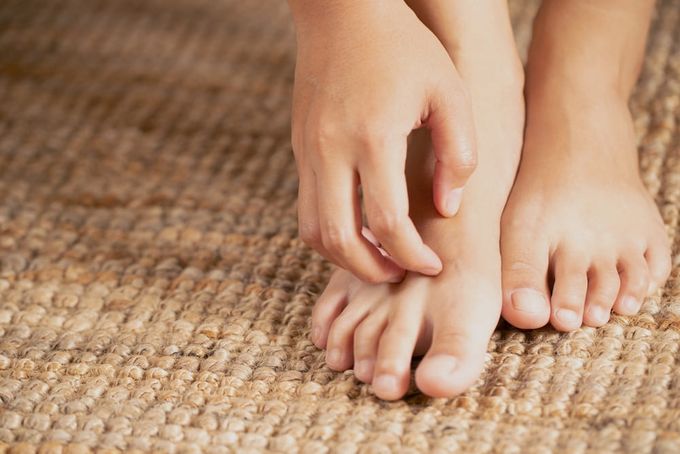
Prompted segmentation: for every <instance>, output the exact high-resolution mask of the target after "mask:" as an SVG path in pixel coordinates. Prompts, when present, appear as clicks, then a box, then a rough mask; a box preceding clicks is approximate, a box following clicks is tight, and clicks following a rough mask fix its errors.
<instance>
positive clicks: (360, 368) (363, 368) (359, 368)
mask: <svg viewBox="0 0 680 454" xmlns="http://www.w3.org/2000/svg"><path fill="white" fill-rule="evenodd" d="M372 372H373V361H371V360H370V359H362V360H360V361H357V364H356V366H355V367H354V374H355V375H356V376H357V377H360V378H364V379H369V378H370V377H371V373H372Z"/></svg>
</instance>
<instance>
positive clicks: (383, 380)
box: [373, 375, 397, 392]
mask: <svg viewBox="0 0 680 454" xmlns="http://www.w3.org/2000/svg"><path fill="white" fill-rule="evenodd" d="M373 387H375V388H380V389H382V390H383V391H387V392H396V391H397V378H396V377H394V376H393V375H379V376H378V377H377V378H376V379H375V380H373Z"/></svg>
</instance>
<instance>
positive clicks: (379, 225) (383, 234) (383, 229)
mask: <svg viewBox="0 0 680 454" xmlns="http://www.w3.org/2000/svg"><path fill="white" fill-rule="evenodd" d="M403 217H404V216H403V215H402V214H400V213H397V212H395V211H392V210H379V211H377V212H375V213H374V214H373V216H372V219H371V225H370V227H371V230H372V231H373V233H374V234H375V235H376V236H377V237H378V238H380V239H384V238H389V237H390V236H392V235H394V234H395V233H397V231H398V230H399V229H400V228H401V226H402V225H403V223H404V220H403Z"/></svg>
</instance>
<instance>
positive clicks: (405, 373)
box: [373, 301, 422, 400]
mask: <svg viewBox="0 0 680 454" xmlns="http://www.w3.org/2000/svg"><path fill="white" fill-rule="evenodd" d="M393 303H394V305H395V306H396V308H397V310H396V311H394V312H392V314H391V316H390V317H389V320H388V322H387V326H386V327H385V330H384V331H383V333H382V336H381V337H380V342H379V345H378V355H377V357H376V360H375V369H374V374H373V392H375V394H376V396H378V397H380V398H381V399H386V400H394V399H399V398H401V397H402V396H403V395H404V394H405V393H406V391H407V390H408V385H409V381H410V379H411V359H412V357H413V350H414V348H415V345H416V341H417V339H418V334H419V333H420V329H421V320H422V316H419V315H418V314H413V313H412V311H410V310H407V308H408V309H410V308H411V307H412V305H410V304H403V303H401V304H400V302H399V301H394V302H393Z"/></svg>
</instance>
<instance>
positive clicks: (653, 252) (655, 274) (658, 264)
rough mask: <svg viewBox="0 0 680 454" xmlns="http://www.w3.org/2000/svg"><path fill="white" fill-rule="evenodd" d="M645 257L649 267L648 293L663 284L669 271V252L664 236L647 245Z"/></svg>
mask: <svg viewBox="0 0 680 454" xmlns="http://www.w3.org/2000/svg"><path fill="white" fill-rule="evenodd" d="M645 259H646V260H647V267H648V268H649V280H650V286H649V289H648V294H651V293H654V292H655V291H656V290H657V289H659V288H662V287H663V286H664V284H665V283H666V280H667V279H668V276H669V275H670V273H671V252H670V248H669V246H668V241H666V238H665V237H664V238H660V239H659V240H658V241H657V242H655V243H654V244H651V245H650V246H649V248H648V249H647V252H646V253H645Z"/></svg>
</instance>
